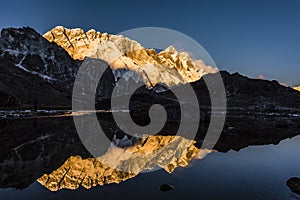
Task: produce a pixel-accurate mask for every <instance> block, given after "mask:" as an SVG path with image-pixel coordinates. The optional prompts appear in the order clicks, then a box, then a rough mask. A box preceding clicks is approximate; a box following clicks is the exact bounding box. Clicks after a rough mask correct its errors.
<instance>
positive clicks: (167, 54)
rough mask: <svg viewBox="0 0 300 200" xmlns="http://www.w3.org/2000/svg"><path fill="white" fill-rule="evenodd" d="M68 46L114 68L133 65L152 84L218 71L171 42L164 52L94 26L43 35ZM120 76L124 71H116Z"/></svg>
mask: <svg viewBox="0 0 300 200" xmlns="http://www.w3.org/2000/svg"><path fill="white" fill-rule="evenodd" d="M43 36H44V37H45V38H46V39H47V40H49V41H50V42H55V43H56V44H58V45H59V46H61V47H62V48H64V49H65V50H66V51H67V52H68V53H69V54H70V55H71V56H72V57H73V58H74V59H79V60H83V59H84V58H85V57H92V58H100V59H103V60H105V61H107V62H108V64H109V65H110V67H111V68H112V69H114V70H119V69H129V70H133V71H135V72H136V73H137V74H139V75H140V77H142V79H143V81H144V83H145V84H146V85H147V86H148V88H152V87H153V86H155V85H156V84H157V83H164V84H165V85H167V86H173V85H177V84H180V83H188V82H194V81H197V80H199V79H200V78H201V77H202V76H203V75H205V74H207V73H214V72H217V69H216V68H212V67H210V66H206V65H205V64H204V63H203V62H202V61H200V60H193V59H191V58H190V56H189V54H188V53H185V52H177V51H176V50H175V49H174V47H172V46H170V47H168V48H167V49H165V50H164V51H162V52H160V53H156V51H155V50H154V49H146V48H144V47H143V46H142V45H141V44H139V43H138V42H137V41H134V40H131V39H129V38H126V37H124V36H121V35H111V34H107V33H100V32H97V31H95V30H94V29H92V30H89V31H87V32H84V31H83V30H82V29H79V28H76V29H67V28H64V27H62V26H57V27H55V28H54V29H52V30H51V31H49V32H47V33H45V34H44V35H43ZM115 75H116V76H120V75H122V73H115Z"/></svg>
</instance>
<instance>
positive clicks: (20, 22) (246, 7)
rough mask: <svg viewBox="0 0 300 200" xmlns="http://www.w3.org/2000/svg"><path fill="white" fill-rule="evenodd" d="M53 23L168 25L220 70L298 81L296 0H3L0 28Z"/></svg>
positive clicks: (40, 27) (106, 27)
mask: <svg viewBox="0 0 300 200" xmlns="http://www.w3.org/2000/svg"><path fill="white" fill-rule="evenodd" d="M57 25H63V26H65V27H68V28H75V27H80V28H83V29H84V30H89V29H91V28H94V29H96V30H98V31H100V32H109V33H119V32H122V31H125V30H127V29H131V28H137V27H145V26H154V27H164V28H170V29H174V30H177V31H180V32H182V33H185V34H187V35H188V36H190V37H192V38H193V39H195V40H196V41H198V42H199V43H200V44H201V45H202V46H203V47H204V48H205V49H206V50H207V51H208V52H209V54H210V55H211V56H212V58H213V59H214V61H215V62H216V64H217V66H218V67H219V69H222V70H223V69H224V70H228V71H230V72H236V71H237V72H239V73H241V74H244V75H247V76H250V77H258V76H259V75H264V76H266V77H267V78H269V79H276V80H278V81H280V82H284V83H288V84H290V85H298V84H300V77H299V75H300V66H299V59H300V1H298V0H289V1H288V0H281V1H279V0H272V1H271V0H269V1H268V0H265V1H263V0H259V1H256V0H248V1H246V0H237V1H233V0H220V1H214V0H208V1H201V0H198V1H197V0H194V1H189V0H181V1H176V0H170V1H167V0H161V1H158V0H139V1H137V0H136V1H134V0H131V1H126V0H115V1H112V0H104V1H103V0H98V1H96V0H95V1H88V0H86V1H81V0H74V1H63V0H60V1H57V0H51V1H45V2H43V1H41V0H40V1H15V0H8V1H2V2H1V4H0V28H1V29H2V28H4V27H22V26H30V27H33V28H34V29H36V30H37V31H38V32H39V33H41V34H43V33H45V32H47V31H48V30H50V29H52V28H53V27H55V26H57Z"/></svg>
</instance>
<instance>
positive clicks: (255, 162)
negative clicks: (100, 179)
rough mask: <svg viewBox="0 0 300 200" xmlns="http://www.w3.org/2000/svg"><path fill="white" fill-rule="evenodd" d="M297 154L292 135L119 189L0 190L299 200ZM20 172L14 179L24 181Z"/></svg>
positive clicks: (5, 194) (52, 195)
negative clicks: (293, 185)
mask: <svg viewBox="0 0 300 200" xmlns="http://www.w3.org/2000/svg"><path fill="white" fill-rule="evenodd" d="M34 123H36V122H34ZM41 123H42V122H41ZM33 126H34V127H35V126H36V124H34V125H33ZM57 126H59V125H57ZM58 128H59V127H58ZM60 129H61V128H60ZM54 131H55V130H54ZM44 138H45V137H43V138H42V139H44ZM31 143H32V142H29V143H28V142H27V144H31ZM53 144H54V143H53ZM33 147H34V146H33ZM2 148H3V147H2ZM19 148H21V147H19ZM30 148H31V147H30ZM43 148H44V147H43ZM29 151H30V150H29ZM62 151H63V150H62ZM299 153H300V136H296V137H293V138H292V139H285V140H283V141H281V142H280V143H279V144H277V145H273V144H271V145H261V146H249V147H246V148H244V149H241V150H240V151H238V152H237V151H233V150H230V151H229V152H227V153H221V152H213V153H210V154H208V155H207V156H206V157H204V158H203V159H200V160H193V161H192V162H191V163H190V164H189V165H188V167H184V168H183V167H178V168H176V169H175V170H174V171H173V172H172V173H167V172H166V171H165V170H163V169H160V170H157V171H153V172H149V173H140V174H138V175H137V176H135V177H133V178H131V179H128V180H125V181H123V182H121V183H119V184H115V183H112V184H107V185H104V186H99V185H98V186H95V187H92V188H91V189H85V188H83V187H82V186H81V187H79V188H78V189H76V190H69V189H61V190H58V191H55V192H52V191H50V190H48V189H47V188H46V187H44V186H43V185H41V184H40V183H38V182H37V181H35V182H33V183H31V184H30V185H29V186H26V187H23V189H15V188H5V189H0V199H1V200H4V199H205V200H209V199H217V200H219V199H221V200H222V199H230V200H232V199H249V200H253V199H262V200H266V199H272V200H276V199H278V200H284V199H300V196H298V195H296V194H293V193H292V192H291V191H290V190H289V188H288V187H287V186H286V181H287V180H288V179H289V178H290V177H292V176H300V159H299ZM30 155H31V154H30ZM3 160H5V159H4V158H3ZM29 160H30V158H29ZM24 162H27V161H24ZM62 163H63V161H62ZM1 165H3V163H2V164H1ZM49 165H51V164H49ZM12 166H13V165H12ZM58 166H59V165H58ZM22 169H23V168H22V167H21V168H20V170H21V171H19V172H20V173H21V175H19V176H18V177H22ZM9 170H10V169H7V171H9ZM1 171H2V174H1V175H0V176H1V178H2V180H3V177H4V176H5V172H6V171H5V170H3V168H2V169H1ZM50 172H51V171H50ZM50 172H49V173H50ZM7 173H10V172H7ZM15 173H18V172H15ZM25 177H28V175H26V176H25ZM14 181H15V182H16V180H15V179H14ZM20 181H21V180H20ZM165 183H166V184H170V185H173V186H174V187H175V189H174V190H171V191H168V192H162V191H160V190H159V187H160V186H161V185H162V184H165ZM1 184H2V185H9V183H6V182H5V183H4V182H3V183H1ZM5 187H6V186H5Z"/></svg>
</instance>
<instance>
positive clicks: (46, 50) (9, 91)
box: [0, 28, 79, 107]
mask: <svg viewBox="0 0 300 200" xmlns="http://www.w3.org/2000/svg"><path fill="white" fill-rule="evenodd" d="M78 67H79V62H77V61H74V60H73V59H72V58H71V57H70V56H69V55H68V53H66V52H65V50H64V49H62V48H60V47H59V46H57V45H56V44H54V43H49V42H48V41H47V40H46V39H44V38H43V37H41V36H40V34H38V33H37V32H36V31H34V30H33V29H31V28H20V29H15V28H10V29H3V30H2V31H1V35H0V71H1V73H0V86H1V87H0V92H1V93H3V95H1V99H3V101H1V104H0V107H7V106H8V107H9V106H18V105H33V103H34V102H35V101H38V102H39V105H40V106H43V107H47V106H68V105H70V104H69V102H70V93H69V91H71V90H72V85H73V80H74V77H75V75H76V73H77V70H78ZM50 104H51V105H50Z"/></svg>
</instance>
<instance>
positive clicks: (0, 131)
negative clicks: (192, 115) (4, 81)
mask: <svg viewBox="0 0 300 200" xmlns="http://www.w3.org/2000/svg"><path fill="white" fill-rule="evenodd" d="M206 121H207V120H203V124H200V129H201V130H200V131H199V133H197V135H196V137H195V139H194V140H187V139H186V138H182V137H179V136H174V135H175V134H174V130H172V127H173V125H172V124H170V125H169V126H166V129H165V130H166V132H167V133H162V134H160V135H155V136H145V137H143V138H141V139H139V140H137V141H136V142H133V144H132V145H129V146H128V147H127V148H119V147H116V146H113V145H112V146H110V147H109V149H108V151H107V152H106V153H105V154H104V155H102V156H101V157H100V158H97V159H95V158H93V156H92V155H91V154H90V153H89V152H88V151H87V150H86V149H85V147H84V146H83V145H82V143H81V141H80V139H79V137H78V135H77V133H76V129H75V126H74V122H73V118H72V116H70V117H57V118H55V117H54V118H46V117H45V118H38V119H26V118H24V119H1V120H0V137H1V138H0V148H1V151H0V174H1V176H0V188H18V189H24V188H27V187H28V186H29V185H31V184H32V183H34V182H36V180H38V182H39V183H41V184H42V185H44V186H45V187H47V188H48V189H49V190H52V191H56V190H59V189H62V188H68V189H76V188H78V187H79V186H83V187H85V188H91V187H93V186H96V185H104V184H109V183H120V182H122V181H125V180H127V179H129V178H133V177H136V176H137V175H138V174H140V173H142V172H143V171H147V170H151V169H156V167H159V168H163V169H164V170H165V171H167V172H169V173H171V172H173V170H174V169H175V168H178V167H186V166H188V164H189V163H190V162H191V161H192V160H193V159H197V158H199V159H201V158H202V157H204V156H205V155H206V154H207V153H210V152H211V151H218V152H228V151H230V150H235V151H239V150H241V149H243V148H245V147H248V146H253V145H265V144H278V143H279V142H280V141H281V140H283V139H286V138H291V137H294V136H297V135H299V134H300V126H299V124H300V119H299V118H298V117H277V116H261V115H257V116H241V115H236V116H227V118H226V122H225V127H224V129H223V132H222V134H221V137H220V138H219V140H218V142H217V144H216V145H215V147H214V149H213V150H204V149H201V142H202V140H203V132H205V128H203V127H205V126H206V124H209V120H208V123H206ZM100 124H101V126H102V127H103V129H105V130H107V132H106V133H105V134H107V136H108V137H109V138H110V139H111V140H112V141H115V143H116V144H117V143H118V142H117V141H118V140H120V138H124V135H122V134H119V132H118V131H117V130H115V129H111V128H110V127H112V124H111V122H110V121H104V120H102V121H100ZM116 136H117V137H116ZM114 137H116V138H119V139H116V138H115V139H114ZM128 138H129V140H131V139H132V138H130V137H128ZM119 142H120V141H119ZM214 154H215V153H213V154H212V155H214Z"/></svg>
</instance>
